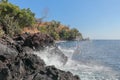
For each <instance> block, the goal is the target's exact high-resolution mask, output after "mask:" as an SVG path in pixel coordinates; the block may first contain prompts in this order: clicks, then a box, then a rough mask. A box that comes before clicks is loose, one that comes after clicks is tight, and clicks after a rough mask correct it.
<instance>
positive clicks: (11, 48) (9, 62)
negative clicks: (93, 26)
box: [0, 33, 80, 80]
mask: <svg viewBox="0 0 120 80" xmlns="http://www.w3.org/2000/svg"><path fill="white" fill-rule="evenodd" d="M53 45H54V40H53V39H52V38H51V37H50V36H49V35H46V34H43V33H35V34H27V33H24V34H21V35H16V36H15V37H13V38H10V37H8V36H3V37H2V38H0V80H80V78H79V77H78V76H77V75H73V74H72V73H71V72H65V71H62V70H59V69H57V68H55V67H54V66H46V64H45V63H44V61H43V60H42V59H41V58H40V57H38V56H37V55H35V54H32V52H33V51H37V50H40V49H44V48H45V47H46V46H53ZM62 56H64V55H62Z"/></svg>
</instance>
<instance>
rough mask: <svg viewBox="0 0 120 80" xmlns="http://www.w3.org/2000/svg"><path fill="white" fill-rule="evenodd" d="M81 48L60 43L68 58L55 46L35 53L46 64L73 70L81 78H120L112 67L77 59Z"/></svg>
mask: <svg viewBox="0 0 120 80" xmlns="http://www.w3.org/2000/svg"><path fill="white" fill-rule="evenodd" d="M79 48H80V47H79V45H78V46H74V47H69V48H68V47H61V46H59V45H58V48H57V49H59V51H60V53H62V54H64V55H65V56H67V59H65V57H63V55H62V56H61V55H59V52H56V48H55V47H47V48H46V49H44V50H42V51H37V52H34V54H37V55H38V56H39V57H41V58H42V59H43V60H44V61H45V63H46V65H54V66H55V67H57V68H59V69H61V70H65V71H71V72H72V73H73V74H75V75H79V77H80V78H81V80H120V78H119V73H117V72H116V71H114V70H113V69H112V68H111V67H108V66H106V65H103V64H101V63H99V62H96V61H93V60H90V61H89V62H87V61H80V60H75V58H74V56H79V54H81V50H80V49H79ZM57 53H58V54H57Z"/></svg>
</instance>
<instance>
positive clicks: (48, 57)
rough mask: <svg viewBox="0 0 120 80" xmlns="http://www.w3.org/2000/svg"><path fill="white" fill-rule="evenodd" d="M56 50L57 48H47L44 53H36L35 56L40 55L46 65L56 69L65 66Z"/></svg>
mask: <svg viewBox="0 0 120 80" xmlns="http://www.w3.org/2000/svg"><path fill="white" fill-rule="evenodd" d="M54 50H55V47H49V48H48V47H46V48H45V49H44V50H42V51H37V52H34V54H36V55H38V56H39V57H40V58H41V59H43V60H44V62H45V64H46V65H54V66H56V67H60V66H63V64H64V61H63V59H62V58H61V56H62V55H59V54H58V53H56V51H54Z"/></svg>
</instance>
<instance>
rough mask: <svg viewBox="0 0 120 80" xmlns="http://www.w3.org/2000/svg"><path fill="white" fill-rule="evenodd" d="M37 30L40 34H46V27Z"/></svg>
mask: <svg viewBox="0 0 120 80" xmlns="http://www.w3.org/2000/svg"><path fill="white" fill-rule="evenodd" d="M38 30H39V31H40V32H42V33H45V34H46V33H47V28H46V26H42V27H38Z"/></svg>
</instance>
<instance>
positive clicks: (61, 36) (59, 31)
mask: <svg viewBox="0 0 120 80" xmlns="http://www.w3.org/2000/svg"><path fill="white" fill-rule="evenodd" d="M48 23H49V24H46V25H45V26H40V27H38V30H40V31H41V32H43V33H47V34H49V35H50V36H52V37H53V38H54V39H55V40H74V39H76V37H77V36H79V38H81V39H82V35H81V33H79V31H78V30H77V29H76V28H73V29H70V28H69V27H68V26H63V25H62V24H60V22H57V21H54V20H53V21H51V22H48Z"/></svg>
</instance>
